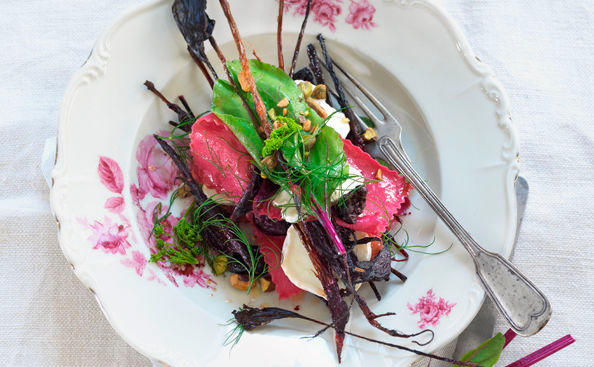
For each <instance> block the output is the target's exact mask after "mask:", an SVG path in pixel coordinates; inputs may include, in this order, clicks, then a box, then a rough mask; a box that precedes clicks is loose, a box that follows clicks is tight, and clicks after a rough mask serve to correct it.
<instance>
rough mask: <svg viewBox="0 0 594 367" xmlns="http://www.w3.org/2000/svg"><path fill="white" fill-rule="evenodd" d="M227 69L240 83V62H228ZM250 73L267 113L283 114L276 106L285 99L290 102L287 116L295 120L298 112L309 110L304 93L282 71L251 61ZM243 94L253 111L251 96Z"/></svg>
mask: <svg viewBox="0 0 594 367" xmlns="http://www.w3.org/2000/svg"><path fill="white" fill-rule="evenodd" d="M227 67H228V68H229V71H230V72H231V75H232V76H233V79H235V82H236V83H238V80H237V75H238V74H239V73H240V72H241V63H240V62H239V60H233V61H228V62H227ZM250 71H251V73H252V76H253V77H254V81H255V82H256V88H257V89H258V92H259V93H260V97H261V98H262V101H263V102H264V105H265V106H266V110H267V111H268V110H270V109H271V108H275V109H276V110H277V112H279V113H282V108H280V107H277V106H276V105H277V103H278V102H279V101H280V100H281V99H283V98H287V99H288V100H289V105H288V106H287V107H286V108H287V115H288V116H289V117H292V118H294V119H295V120H297V118H296V117H297V116H295V114H296V113H297V112H300V111H303V112H304V111H306V110H307V109H308V107H307V104H306V103H305V97H303V93H302V92H301V90H300V89H299V88H298V87H297V85H296V84H295V81H293V79H291V77H290V76H289V75H287V73H285V72H284V71H282V70H281V69H279V68H277V67H276V66H274V65H270V64H266V63H263V62H260V61H258V60H250ZM242 93H244V95H245V96H246V98H247V99H248V101H250V102H249V103H250V106H251V107H252V109H253V102H252V98H251V95H250V94H249V93H245V92H242Z"/></svg>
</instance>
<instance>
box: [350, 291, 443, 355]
mask: <svg viewBox="0 0 594 367" xmlns="http://www.w3.org/2000/svg"><path fill="white" fill-rule="evenodd" d="M355 301H357V304H358V305H359V308H360V309H361V311H362V312H363V315H365V318H366V319H367V321H368V322H369V324H371V326H373V327H375V328H376V329H378V330H381V331H383V332H384V333H386V334H388V335H390V336H394V337H399V338H412V337H415V336H419V335H422V334H425V333H430V334H431V338H430V339H429V340H428V341H427V342H425V343H419V342H418V341H416V340H413V343H415V344H417V345H420V346H424V345H427V344H429V343H431V342H432V341H433V338H434V335H435V334H434V332H433V330H430V329H425V330H423V331H419V332H418V333H414V334H405V333H402V332H400V331H398V330H394V329H388V328H386V327H384V326H383V325H382V324H380V323H379V322H378V321H377V320H376V319H377V318H379V317H381V316H388V315H390V314H393V313H386V314H382V315H377V314H375V313H373V312H372V311H371V309H370V308H369V306H368V305H367V302H366V301H365V299H364V298H363V297H361V296H360V295H359V294H357V293H355Z"/></svg>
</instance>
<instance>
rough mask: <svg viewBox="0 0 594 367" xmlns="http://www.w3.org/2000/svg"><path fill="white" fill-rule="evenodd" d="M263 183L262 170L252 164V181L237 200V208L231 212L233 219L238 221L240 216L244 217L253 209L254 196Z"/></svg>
mask: <svg viewBox="0 0 594 367" xmlns="http://www.w3.org/2000/svg"><path fill="white" fill-rule="evenodd" d="M261 185H262V177H261V176H260V172H259V170H258V169H257V168H256V167H254V166H252V169H251V175H250V182H249V183H248V186H247V187H246V189H245V191H244V193H243V195H242V196H241V198H240V199H239V201H238V202H237V205H236V206H235V209H233V213H231V220H232V221H237V220H238V219H239V218H240V217H243V216H244V215H245V214H246V213H247V212H249V211H250V210H252V208H253V206H254V197H255V196H256V194H257V193H258V191H259V190H260V186H261Z"/></svg>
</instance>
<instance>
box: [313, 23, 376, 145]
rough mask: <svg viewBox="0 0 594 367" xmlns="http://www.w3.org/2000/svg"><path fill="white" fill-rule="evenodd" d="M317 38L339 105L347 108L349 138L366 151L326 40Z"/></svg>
mask: <svg viewBox="0 0 594 367" xmlns="http://www.w3.org/2000/svg"><path fill="white" fill-rule="evenodd" d="M317 38H318V41H319V42H320V47H321V48H322V53H323V54H324V58H325V59H326V66H327V67H328V72H329V73H330V76H331V77H332V81H333V82H334V88H335V89H336V93H338V103H339V104H340V107H342V108H345V110H344V111H343V112H344V114H345V115H346V117H347V118H348V119H349V120H350V122H349V125H350V127H351V132H350V133H349V135H348V136H347V138H348V139H349V140H350V141H352V142H353V144H355V145H356V146H358V147H359V148H361V149H363V150H364V149H365V142H364V141H363V138H362V137H361V133H362V132H361V126H359V123H358V122H357V119H356V117H355V113H354V112H353V109H352V108H347V107H349V106H350V105H349V103H348V100H347V98H346V95H345V94H344V90H343V89H342V84H340V80H338V77H337V76H336V72H335V71H334V66H333V64H332V58H331V57H330V55H328V50H327V49H326V40H325V39H324V36H322V35H321V34H318V36H317Z"/></svg>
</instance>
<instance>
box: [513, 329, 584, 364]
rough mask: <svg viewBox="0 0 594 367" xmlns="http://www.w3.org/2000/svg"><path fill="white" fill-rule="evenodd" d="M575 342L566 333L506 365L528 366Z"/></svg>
mask: <svg viewBox="0 0 594 367" xmlns="http://www.w3.org/2000/svg"><path fill="white" fill-rule="evenodd" d="M573 342H575V339H574V338H573V337H572V336H571V335H570V334H567V335H565V336H564V337H562V338H559V339H557V340H555V341H554V342H552V343H551V344H549V345H546V346H544V347H542V348H540V349H539V350H537V351H536V352H534V353H531V354H529V355H527V356H526V357H524V358H521V359H518V360H517V361H515V362H514V363H511V364H508V365H507V366H506V367H529V366H532V365H534V364H535V363H537V362H540V361H542V360H543V359H545V358H547V357H548V356H550V355H552V354H554V353H557V352H558V351H560V350H561V349H563V348H565V347H567V346H568V345H570V344H572V343H573Z"/></svg>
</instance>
